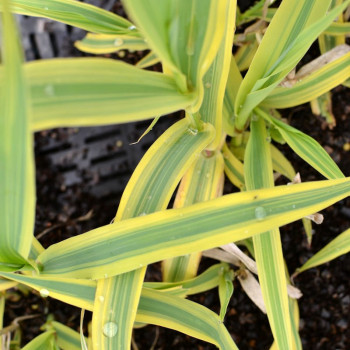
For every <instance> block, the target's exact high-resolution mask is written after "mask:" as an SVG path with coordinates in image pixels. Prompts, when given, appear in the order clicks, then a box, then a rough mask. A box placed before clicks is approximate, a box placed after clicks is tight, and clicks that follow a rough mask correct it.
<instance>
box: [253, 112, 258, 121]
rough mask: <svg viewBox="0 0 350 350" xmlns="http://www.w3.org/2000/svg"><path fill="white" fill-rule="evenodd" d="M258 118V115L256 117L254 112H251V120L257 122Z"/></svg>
mask: <svg viewBox="0 0 350 350" xmlns="http://www.w3.org/2000/svg"><path fill="white" fill-rule="evenodd" d="M258 119H259V117H258V116H257V115H256V114H253V116H252V121H253V122H257V121H258Z"/></svg>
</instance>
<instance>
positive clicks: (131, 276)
mask: <svg viewBox="0 0 350 350" xmlns="http://www.w3.org/2000/svg"><path fill="white" fill-rule="evenodd" d="M144 273H145V268H141V269H138V270H136V271H133V272H131V273H124V274H122V275H119V276H116V277H112V278H102V279H100V280H98V282H97V289H96V295H95V301H94V307H93V316H92V347H93V349H101V350H103V349H130V344H131V333H132V327H133V324H134V321H135V317H136V311H137V307H138V303H139V299H140V295H141V288H142V282H143V278H144Z"/></svg>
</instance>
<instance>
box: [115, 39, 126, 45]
mask: <svg viewBox="0 0 350 350" xmlns="http://www.w3.org/2000/svg"><path fill="white" fill-rule="evenodd" d="M123 43H124V41H123V40H122V39H120V38H117V39H115V40H114V46H122V45H123Z"/></svg>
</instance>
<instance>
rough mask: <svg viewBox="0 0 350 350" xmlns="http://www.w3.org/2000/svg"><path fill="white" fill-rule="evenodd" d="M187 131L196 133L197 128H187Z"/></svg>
mask: <svg viewBox="0 0 350 350" xmlns="http://www.w3.org/2000/svg"><path fill="white" fill-rule="evenodd" d="M188 131H189V132H190V134H192V135H193V136H195V135H197V134H198V130H197V129H195V128H188Z"/></svg>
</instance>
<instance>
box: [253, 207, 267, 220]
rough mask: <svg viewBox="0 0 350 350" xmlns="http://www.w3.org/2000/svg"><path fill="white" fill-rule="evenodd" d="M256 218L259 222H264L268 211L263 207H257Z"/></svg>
mask: <svg viewBox="0 0 350 350" xmlns="http://www.w3.org/2000/svg"><path fill="white" fill-rule="evenodd" d="M255 217H256V219H257V220H264V219H265V218H266V210H265V209H264V208H263V207H256V208H255Z"/></svg>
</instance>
